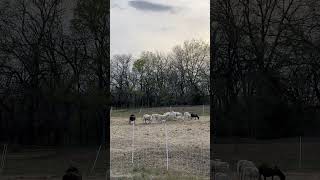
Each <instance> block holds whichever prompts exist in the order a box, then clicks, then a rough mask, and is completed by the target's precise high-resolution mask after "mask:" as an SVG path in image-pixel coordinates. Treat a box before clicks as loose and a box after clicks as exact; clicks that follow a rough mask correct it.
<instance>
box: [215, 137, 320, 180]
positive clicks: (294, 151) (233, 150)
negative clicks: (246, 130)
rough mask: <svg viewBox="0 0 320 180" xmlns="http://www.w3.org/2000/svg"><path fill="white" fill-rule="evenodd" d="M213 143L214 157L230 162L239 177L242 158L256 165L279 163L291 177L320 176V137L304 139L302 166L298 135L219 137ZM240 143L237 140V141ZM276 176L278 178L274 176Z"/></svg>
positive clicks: (300, 179) (312, 178) (291, 179)
mask: <svg viewBox="0 0 320 180" xmlns="http://www.w3.org/2000/svg"><path fill="white" fill-rule="evenodd" d="M217 141H218V143H217V144H215V145H214V148H213V151H214V154H215V155H214V158H217V159H222V160H223V161H227V162H229V163H230V165H231V167H230V169H231V171H232V173H231V174H230V175H231V176H232V177H233V179H236V177H237V176H236V174H235V172H236V164H237V161H238V160H240V159H246V160H250V161H253V162H254V163H255V164H256V165H257V166H258V165H259V164H261V163H267V164H269V165H270V166H274V165H277V166H278V167H279V168H280V169H281V170H282V171H283V172H284V174H285V175H286V179H288V180H305V179H308V180H316V179H320V155H319V152H320V140H319V139H317V138H302V143H301V167H300V165H299V159H300V158H299V157H300V156H299V151H300V143H299V138H287V139H277V140H255V139H239V138H238V139H229V138H219V139H218V140H217ZM235 142H237V143H235ZM275 179H277V178H275Z"/></svg>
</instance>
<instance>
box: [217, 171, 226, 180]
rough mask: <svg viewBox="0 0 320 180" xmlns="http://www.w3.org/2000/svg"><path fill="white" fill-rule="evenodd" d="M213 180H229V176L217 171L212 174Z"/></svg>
mask: <svg viewBox="0 0 320 180" xmlns="http://www.w3.org/2000/svg"><path fill="white" fill-rule="evenodd" d="M214 179H215V180H230V177H229V176H228V175H227V174H226V173H222V172H218V173H216V174H215V175H214Z"/></svg>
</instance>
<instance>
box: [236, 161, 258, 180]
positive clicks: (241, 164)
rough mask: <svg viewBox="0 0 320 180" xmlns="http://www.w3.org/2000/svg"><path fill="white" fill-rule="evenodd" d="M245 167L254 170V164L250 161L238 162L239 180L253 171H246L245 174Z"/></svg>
mask: <svg viewBox="0 0 320 180" xmlns="http://www.w3.org/2000/svg"><path fill="white" fill-rule="evenodd" d="M247 167H252V168H256V166H255V164H254V163H253V162H252V161H248V160H239V161H238V163H237V174H238V176H239V177H240V180H241V179H242V178H243V176H244V175H245V174H247V175H248V174H250V172H251V171H253V170H247V171H248V172H247V173H245V169H246V168H247Z"/></svg>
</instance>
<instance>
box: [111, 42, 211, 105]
mask: <svg viewBox="0 0 320 180" xmlns="http://www.w3.org/2000/svg"><path fill="white" fill-rule="evenodd" d="M209 63H210V47H209V44H208V43H206V42H205V41H202V40H195V39H193V40H190V41H185V42H184V43H183V44H182V45H177V46H175V47H173V48H172V50H171V51H170V52H168V53H166V54H165V53H160V52H148V51H145V52H142V53H141V54H140V55H139V56H138V57H133V56H132V55H130V54H117V55H114V56H113V57H112V58H111V94H112V106H115V107H137V108H140V107H155V106H172V105H200V104H208V103H209V100H210V98H209V88H210V85H209V76H210V71H209Z"/></svg>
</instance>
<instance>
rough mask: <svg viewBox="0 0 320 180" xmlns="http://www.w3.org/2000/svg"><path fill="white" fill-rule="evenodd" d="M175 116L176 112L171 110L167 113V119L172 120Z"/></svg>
mask: <svg viewBox="0 0 320 180" xmlns="http://www.w3.org/2000/svg"><path fill="white" fill-rule="evenodd" d="M175 118H176V113H175V112H174V111H171V112H170V113H169V115H168V120H174V119H175Z"/></svg>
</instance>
